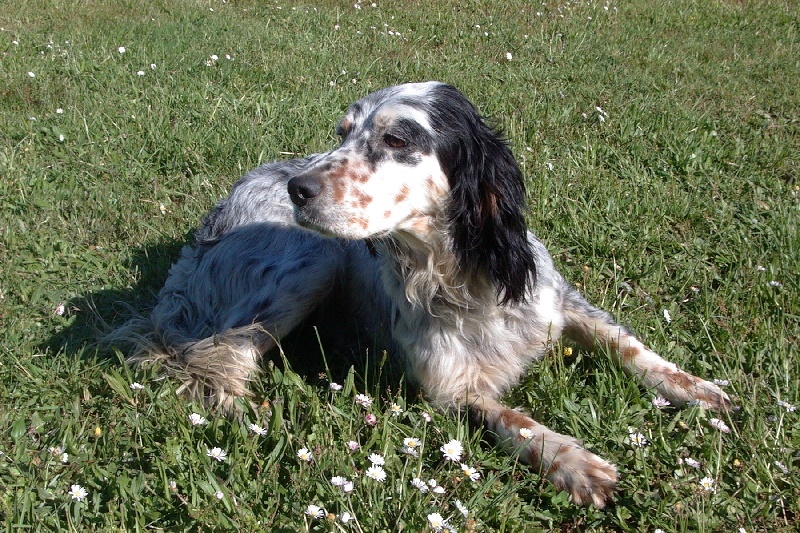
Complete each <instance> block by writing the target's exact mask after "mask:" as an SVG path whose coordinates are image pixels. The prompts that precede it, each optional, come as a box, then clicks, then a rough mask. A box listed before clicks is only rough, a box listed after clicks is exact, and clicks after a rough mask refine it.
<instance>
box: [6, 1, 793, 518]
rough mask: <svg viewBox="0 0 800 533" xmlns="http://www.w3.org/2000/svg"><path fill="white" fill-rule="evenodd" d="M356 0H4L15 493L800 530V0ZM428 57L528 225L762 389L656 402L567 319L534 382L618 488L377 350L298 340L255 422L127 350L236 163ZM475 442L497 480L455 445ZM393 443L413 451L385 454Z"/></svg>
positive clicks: (682, 338) (34, 505) (37, 503)
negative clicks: (445, 453)
mask: <svg viewBox="0 0 800 533" xmlns="http://www.w3.org/2000/svg"><path fill="white" fill-rule="evenodd" d="M353 2H354V0H349V1H345V2H334V1H331V0H321V1H319V2H316V3H298V4H292V3H288V2H286V3H284V2H282V1H280V0H278V1H265V2H262V1H255V0H249V1H234V0H230V1H228V2H225V1H218V0H214V1H205V0H203V1H201V0H196V1H190V0H175V1H165V0H159V1H152V2H149V1H144V0H127V1H113V2H101V1H89V0H87V1H79V0H49V1H48V0H28V1H26V2H6V3H4V5H3V7H2V8H0V265H2V267H0V331H2V332H3V333H2V337H1V338H2V342H0V517H2V520H0V523H2V524H4V526H5V528H6V530H8V531H12V530H17V529H31V530H34V531H40V530H44V531H49V530H76V531H91V530H103V531H139V530H145V529H156V530H157V529H163V530H166V531H183V530H186V531H208V530H232V529H239V530H242V531H298V530H303V529H305V528H310V529H312V530H319V531H329V530H334V531H339V530H344V531H351V530H352V531H394V530H405V531H421V530H425V529H431V528H432V525H431V522H430V520H429V515H432V514H434V513H439V514H440V515H441V516H442V517H443V518H444V519H447V520H448V521H449V524H450V525H451V526H452V527H453V528H454V529H457V530H465V531H537V530H545V531H550V530H561V531H584V530H598V531H617V530H625V531H642V532H652V531H655V530H657V529H661V530H663V531H726V532H730V531H734V532H735V531H739V530H740V528H743V529H744V530H745V531H748V532H753V531H769V532H770V533H773V532H783V531H796V530H797V528H798V527H800V526H798V523H800V503H799V502H800V475H798V469H800V413H799V412H797V411H795V410H794V406H800V392H799V390H800V349H799V348H798V344H799V343H800V182H799V181H798V168H799V167H800V131H799V130H800V94H799V93H798V88H799V87H800V34H799V32H800V7H798V5H797V4H796V3H795V2H792V1H777V0H775V1H768V2H767V1H764V2H759V1H753V2H733V1H722V0H695V1H692V0H675V1H672V2H663V1H656V0H630V1H625V2H623V1H611V0H609V1H607V2H606V1H604V0H599V1H596V2H594V1H577V0H575V1H568V0H553V1H549V0H548V1H546V2H544V3H542V2H541V1H535V2H526V1H522V0H511V1H507V2H497V1H488V0H486V1H478V0H445V1H438V2H413V1H406V2H402V1H401V2H393V3H389V2H381V1H378V2H377V6H376V7H372V6H371V5H370V3H369V2H361V3H359V4H356V5H354V3H353ZM508 54H511V55H510V56H509V55H508ZM509 57H510V59H509ZM429 79H438V80H442V81H446V82H448V83H451V84H453V85H455V86H457V87H458V88H459V89H461V90H462V91H463V92H464V93H465V94H466V95H467V96H468V97H469V98H470V99H471V100H472V101H473V102H475V104H476V105H477V106H478V108H479V109H481V110H482V112H483V113H484V114H486V115H487V116H489V117H491V118H492V119H493V120H494V121H495V122H496V123H497V124H498V125H500V126H501V127H502V128H503V129H504V130H505V131H506V133H507V135H508V137H509V139H510V142H511V144H512V147H513V149H514V152H515V154H516V155H517V157H518V160H519V161H520V163H521V166H522V168H523V170H524V171H525V174H526V176H527V178H528V186H529V188H528V191H529V199H530V207H531V209H530V213H529V223H530V226H531V228H532V229H533V230H534V231H536V232H537V234H538V235H539V236H540V238H541V239H542V240H543V241H544V242H545V243H546V244H547V245H548V246H549V247H550V250H551V252H552V253H553V256H554V257H555V259H556V263H557V265H558V267H559V268H560V269H561V270H562V271H563V272H564V274H565V276H566V277H567V279H569V280H570V281H571V282H574V283H575V284H577V285H578V286H579V287H580V289H581V290H582V291H583V292H585V293H586V295H587V296H588V297H589V299H590V300H591V301H592V302H594V303H596V304H598V305H601V306H602V307H604V308H606V309H608V310H610V311H611V312H612V313H614V314H615V315H617V316H618V317H619V319H620V320H622V321H623V322H625V323H627V324H630V325H631V327H632V328H633V329H634V330H635V331H637V332H638V333H639V334H640V337H641V338H642V339H643V340H644V341H645V342H647V343H648V344H649V345H650V346H652V347H653V348H654V349H656V351H658V352H660V353H662V354H663V355H664V356H666V357H667V358H668V359H670V360H673V361H675V362H676V363H678V364H679V365H680V366H682V367H684V368H685V369H687V370H689V371H691V372H693V373H695V374H697V375H700V376H703V377H707V378H709V379H711V378H715V379H720V380H727V381H728V382H729V384H728V385H726V386H725V390H726V391H728V393H729V394H731V395H732V396H734V397H735V398H736V404H737V405H738V406H740V409H739V410H737V411H735V412H732V413H730V414H723V415H718V414H715V413H710V412H708V413H707V412H703V411H702V410H701V409H699V408H697V407H691V408H687V409H683V410H675V409H672V408H664V409H659V408H657V407H655V406H653V405H652V403H651V401H652V399H653V394H652V392H650V391H647V390H643V389H641V388H639V387H638V386H637V385H636V384H635V383H633V382H632V381H631V380H629V379H627V378H626V377H625V376H624V375H623V374H622V373H621V372H620V371H619V370H617V369H615V368H614V367H613V366H612V365H611V364H610V363H609V362H608V360H607V359H606V358H604V357H600V356H597V357H594V356H592V357H590V356H589V354H585V353H578V352H575V353H574V354H573V355H572V356H570V357H564V356H563V355H562V350H561V348H560V347H559V348H558V349H556V350H555V352H556V353H555V354H553V357H550V358H548V359H547V360H545V361H543V362H542V363H541V364H538V365H536V366H535V367H533V368H532V369H531V371H530V374H529V376H528V378H527V379H526V380H525V382H524V383H522V384H521V385H520V386H519V387H518V388H517V389H515V390H514V391H513V392H512V393H511V394H510V395H509V397H508V398H506V402H507V403H508V404H509V405H513V406H522V407H523V408H525V409H527V410H530V411H532V412H533V414H534V416H535V417H536V418H537V419H540V420H541V421H542V422H544V423H546V424H547V425H549V426H550V427H552V428H554V429H555V430H557V431H560V432H563V433H569V434H572V435H576V436H578V437H579V438H581V439H583V440H584V442H585V443H586V445H587V446H589V447H590V448H591V449H592V450H594V451H596V452H597V453H599V454H600V455H602V456H603V457H605V458H606V459H608V460H610V461H611V462H613V463H614V464H616V465H617V467H618V468H619V470H620V472H621V482H620V487H619V488H620V491H619V493H618V496H617V499H616V503H615V505H613V506H610V507H608V508H607V509H605V510H602V511H599V510H596V509H593V508H588V509H587V508H578V507H575V506H573V505H571V504H569V503H568V502H567V500H566V496H565V494H558V493H557V492H556V491H555V490H554V489H553V487H552V486H550V485H548V484H547V483H545V482H543V481H542V480H541V479H540V477H539V476H538V475H537V474H536V472H533V471H531V470H529V469H527V468H526V467H524V466H522V465H518V464H516V463H515V462H514V460H513V459H512V458H510V457H508V456H506V455H504V454H502V453H499V452H497V451H496V450H494V449H493V448H492V446H491V445H489V444H487V442H486V441H485V440H484V439H483V438H482V437H481V435H480V434H479V433H476V432H472V431H468V429H467V425H466V422H465V421H464V420H458V419H456V418H454V417H452V416H448V415H444V414H441V413H437V412H435V411H434V410H432V409H431V408H430V406H428V405H427V404H426V403H425V401H424V400H422V399H420V398H418V397H416V396H415V395H414V394H413V393H410V392H407V390H406V388H405V385H404V384H403V382H402V380H401V379H400V378H399V377H396V376H391V375H387V374H386V373H385V372H384V373H381V371H380V370H381V369H380V368H375V367H374V366H373V367H371V368H366V367H364V366H363V365H359V366H356V367H355V368H354V370H353V371H352V372H351V373H350V374H349V375H348V376H347V378H346V379H342V377H341V376H335V377H334V376H328V378H325V376H323V377H320V376H318V375H317V371H316V369H315V370H314V371H313V372H312V371H309V370H308V368H306V367H305V366H301V365H295V366H293V367H292V366H291V361H289V367H291V368H292V369H293V370H289V369H288V368H287V366H286V365H284V364H283V363H282V361H281V359H280V357H279V356H276V357H275V358H274V360H275V362H276V363H277V364H274V365H273V364H271V363H270V364H268V365H266V367H265V372H264V376H263V379H261V380H260V381H259V382H258V383H255V384H254V390H255V391H256V395H255V399H256V401H257V402H258V403H261V402H263V403H262V404H261V407H259V408H255V409H250V410H247V411H246V412H245V414H244V415H243V416H242V418H241V420H240V419H229V418H225V417H223V416H221V415H220V414H218V413H215V412H213V411H208V410H206V409H205V408H204V407H203V406H202V405H192V404H187V403H186V402H185V401H184V400H181V399H179V398H176V396H175V394H174V390H175V384H174V383H172V382H169V381H165V380H160V379H158V376H157V375H155V374H153V373H151V372H145V371H142V370H139V369H131V368H128V367H127V366H125V365H124V364H123V363H122V359H123V357H124V354H120V353H116V352H109V351H107V350H103V349H100V348H98V347H97V344H96V341H97V338H98V335H99V330H100V329H102V326H103V325H102V324H101V323H100V322H99V319H98V317H99V318H101V319H102V320H103V321H106V322H108V323H110V324H119V323H121V321H122V320H124V317H125V316H126V314H127V313H129V312H130V309H134V310H138V311H140V312H146V311H147V309H148V307H149V306H151V305H152V304H153V302H154V298H155V297H154V295H155V293H156V292H157V291H158V289H159V288H160V286H161V284H162V283H163V281H164V278H165V277H166V272H167V269H168V268H169V265H170V264H171V263H172V261H174V260H175V259H176V258H177V254H178V251H179V250H180V247H181V246H182V245H183V244H185V243H186V242H188V239H189V235H190V232H191V230H192V229H193V228H195V227H196V225H197V224H198V222H199V220H200V219H201V217H202V216H203V215H204V213H205V212H206V211H207V210H208V209H209V208H210V207H211V206H212V205H213V204H214V202H215V201H216V200H217V199H219V198H221V197H222V196H224V195H225V194H226V192H227V190H228V188H229V187H230V185H231V184H232V183H233V182H234V181H235V180H236V179H237V178H238V177H239V176H241V175H242V174H243V173H244V172H246V171H247V170H248V169H250V168H252V167H254V166H256V165H258V164H259V163H261V162H265V161H269V160H272V159H276V158H286V157H291V154H307V153H311V152H314V151H320V150H326V149H329V148H330V147H332V146H334V143H335V137H334V134H333V126H334V124H335V121H336V120H337V118H338V117H339V115H340V114H341V113H342V112H343V110H344V109H345V108H346V107H347V105H348V104H349V103H350V102H352V101H354V100H356V99H358V98H359V97H361V96H363V95H364V94H366V93H368V92H370V91H372V90H374V89H377V88H380V87H383V86H386V85H392V84H395V83H399V82H404V81H421V80H429ZM323 348H324V347H323ZM322 368H324V366H323V367H322ZM328 379H336V380H337V381H340V382H341V384H342V385H343V386H344V388H343V389H342V390H341V391H332V390H330V388H329V383H328ZM134 382H136V383H140V384H141V385H142V386H143V388H142V389H138V388H136V389H134V388H131V384H132V383H134ZM359 393H365V394H368V395H369V396H370V397H371V398H373V399H374V403H373V404H372V406H371V407H369V408H364V407H362V406H361V405H359V404H357V403H356V402H355V397H356V394H359ZM393 404H395V407H396V409H399V410H402V412H396V411H395V412H393ZM425 412H428V413H430V415H431V416H432V419H431V420H430V421H427V420H426V418H425V416H423V414H424V413H425ZM192 413H198V414H199V415H202V416H203V417H204V418H205V423H204V424H199V425H193V424H192V423H191V421H190V415H191V414H192ZM368 413H371V414H374V415H376V417H377V424H376V425H375V426H371V425H369V424H367V423H365V419H364V417H365V414H368ZM715 416H718V417H721V418H722V420H723V421H724V423H725V424H726V425H727V426H728V427H729V428H730V432H729V433H724V432H722V431H719V430H718V429H716V428H715V427H713V426H712V424H711V422H710V420H711V419H712V417H715ZM249 424H258V425H259V426H261V427H263V429H264V431H263V433H264V434H263V435H258V434H256V433H255V432H253V431H252V429H250V428H249ZM629 431H633V432H634V433H639V434H641V435H643V436H644V437H645V438H646V440H647V442H648V444H647V445H645V446H637V445H636V444H635V443H633V442H632V440H631V439H630V437H629ZM404 438H415V439H418V441H419V442H420V443H421V446H419V447H417V448H416V452H417V453H416V455H417V456H414V455H412V454H409V453H405V452H404V451H403V449H402V447H403V439H404ZM451 439H458V440H460V441H461V442H462V443H463V444H464V447H465V453H464V458H463V461H464V462H465V464H467V465H469V466H471V467H475V468H477V471H478V472H479V473H480V476H481V477H480V479H479V480H478V481H476V482H473V481H470V480H469V479H468V478H467V477H465V476H464V473H463V472H461V469H460V468H459V466H458V464H453V463H452V462H448V461H445V460H443V458H442V454H441V452H440V451H439V448H440V446H442V445H443V444H444V443H446V442H448V441H449V440H451ZM348 441H355V442H357V443H358V444H359V445H360V448H359V449H357V450H350V449H349V448H348V446H347V442H348ZM214 448H219V449H220V450H221V451H224V452H225V453H226V455H227V456H226V457H225V459H224V460H221V461H220V460H216V459H215V458H214V457H212V456H211V455H218V453H215V454H211V455H210V452H211V450H213V449H214ZM303 448H305V449H307V450H308V452H309V453H310V454H311V455H312V456H313V458H312V459H311V460H310V461H304V460H303V459H302V458H301V457H299V456H298V452H301V451H302V449H303ZM372 453H378V454H381V455H382V456H383V457H384V458H385V465H383V468H384V469H385V471H386V473H387V478H386V480H385V481H382V482H380V481H376V480H373V479H371V478H369V477H368V476H367V468H368V467H369V466H370V464H371V463H370V460H369V456H370V454H372ZM64 454H66V456H65V455H64ZM300 455H303V456H305V454H304V453H300ZM220 458H221V457H220ZM687 459H689V461H687ZM695 462H696V463H695ZM334 476H342V477H345V478H347V479H348V480H351V481H353V490H352V491H351V492H347V491H345V490H343V489H342V488H341V487H338V486H335V485H333V484H332V483H331V482H330V479H331V478H332V477H334ZM415 477H418V478H420V479H421V480H423V481H425V482H427V481H428V480H429V479H435V480H436V482H437V483H438V485H439V486H440V487H441V489H440V490H439V491H434V490H432V489H431V487H430V486H428V489H427V491H426V492H423V491H422V490H420V489H419V488H417V487H415V486H414V485H412V483H411V481H412V479H413V478H415ZM703 478H708V479H706V480H705V481H704V483H705V484H706V488H704V487H703V485H702V484H701V480H703ZM709 483H713V487H712V488H710V490H709ZM73 485H79V486H80V487H81V488H83V489H85V491H86V492H87V494H86V496H85V497H83V496H82V494H78V492H80V491H79V488H78V487H75V488H72V486H73ZM442 490H443V492H441V491H442ZM70 491H72V494H71V493H70ZM74 496H81V497H80V498H76V497H74ZM457 501H458V502H459V503H458V504H457V503H456V502H457ZM309 505H317V506H319V507H321V508H323V509H324V510H322V511H321V514H322V515H323V516H322V518H312V517H311V516H309V514H306V512H307V511H308V506H309ZM459 506H465V507H466V508H467V511H468V512H467V516H466V517H464V516H463V515H462V513H461V511H460V509H459ZM345 512H347V513H349V514H350V515H352V516H353V517H354V519H353V520H351V521H349V522H348V523H347V524H343V523H342V522H341V521H340V517H341V515H342V513H345ZM433 518H434V517H431V519H433Z"/></svg>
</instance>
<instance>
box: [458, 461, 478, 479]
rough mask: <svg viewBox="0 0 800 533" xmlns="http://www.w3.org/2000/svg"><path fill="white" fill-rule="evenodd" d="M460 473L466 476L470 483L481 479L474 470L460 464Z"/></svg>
mask: <svg viewBox="0 0 800 533" xmlns="http://www.w3.org/2000/svg"><path fill="white" fill-rule="evenodd" d="M461 471H462V472H463V473H464V475H465V476H467V477H468V478H469V479H470V481H478V480H479V479H480V478H481V474H480V472H478V470H477V469H476V468H473V467H471V466H468V465H465V464H464V463H461Z"/></svg>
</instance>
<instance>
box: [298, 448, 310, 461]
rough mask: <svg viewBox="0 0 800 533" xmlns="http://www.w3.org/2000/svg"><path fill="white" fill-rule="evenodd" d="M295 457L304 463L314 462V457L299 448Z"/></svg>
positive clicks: (304, 449) (306, 450)
mask: <svg viewBox="0 0 800 533" xmlns="http://www.w3.org/2000/svg"><path fill="white" fill-rule="evenodd" d="M297 457H299V458H300V460H301V461H305V462H306V463H310V462H311V461H312V460H314V455H313V454H312V453H311V452H310V451H309V450H308V448H300V449H299V450H297Z"/></svg>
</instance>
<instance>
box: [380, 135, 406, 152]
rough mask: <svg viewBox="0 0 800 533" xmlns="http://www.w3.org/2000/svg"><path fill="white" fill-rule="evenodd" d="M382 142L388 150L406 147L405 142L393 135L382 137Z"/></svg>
mask: <svg viewBox="0 0 800 533" xmlns="http://www.w3.org/2000/svg"><path fill="white" fill-rule="evenodd" d="M383 142H385V143H386V146H388V147H389V148H403V147H405V146H406V142H405V141H404V140H403V139H401V138H400V137H395V136H394V135H389V134H388V133H387V134H386V135H384V136H383Z"/></svg>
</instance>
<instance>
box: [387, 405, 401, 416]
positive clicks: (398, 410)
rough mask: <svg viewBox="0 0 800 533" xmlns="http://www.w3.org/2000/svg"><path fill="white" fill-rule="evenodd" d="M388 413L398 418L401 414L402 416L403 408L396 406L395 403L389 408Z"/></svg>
mask: <svg viewBox="0 0 800 533" xmlns="http://www.w3.org/2000/svg"><path fill="white" fill-rule="evenodd" d="M389 411H391V413H392V416H400V415H401V414H403V408H402V407H400V406H399V405H397V404H396V403H393V404H392V405H390V406H389Z"/></svg>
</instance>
